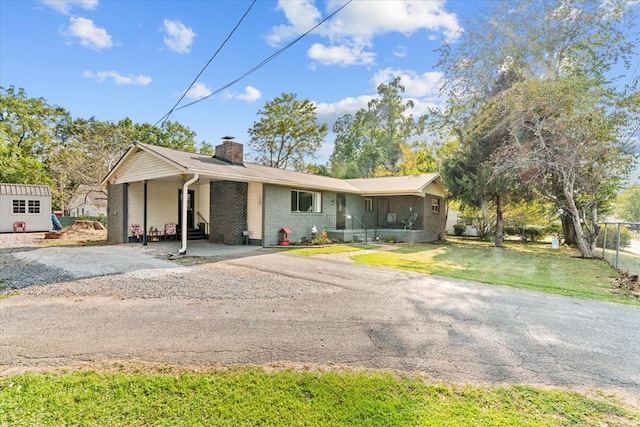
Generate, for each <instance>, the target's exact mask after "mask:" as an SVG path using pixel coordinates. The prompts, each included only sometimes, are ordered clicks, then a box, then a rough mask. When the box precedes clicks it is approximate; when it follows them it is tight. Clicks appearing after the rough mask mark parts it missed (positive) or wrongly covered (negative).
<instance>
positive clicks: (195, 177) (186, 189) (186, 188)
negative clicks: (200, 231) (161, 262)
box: [178, 174, 200, 255]
mask: <svg viewBox="0 0 640 427" xmlns="http://www.w3.org/2000/svg"><path fill="white" fill-rule="evenodd" d="M199 178H200V175H198V174H195V175H193V178H191V179H190V180H189V181H187V182H185V183H184V184H183V185H182V224H180V227H181V228H182V247H181V248H180V249H178V255H184V254H186V253H187V202H188V197H187V196H186V195H187V194H188V192H189V186H190V185H191V184H193V183H194V182H196V181H197V180H198V179H199Z"/></svg>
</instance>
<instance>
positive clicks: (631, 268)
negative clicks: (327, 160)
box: [596, 248, 640, 274]
mask: <svg viewBox="0 0 640 427" xmlns="http://www.w3.org/2000/svg"><path fill="white" fill-rule="evenodd" d="M596 253H598V255H602V248H597V250H596ZM604 258H606V259H607V260H608V261H609V263H610V264H611V265H615V259H616V251H615V249H605V251H604ZM618 267H619V269H620V270H622V271H626V272H628V273H629V274H640V255H636V254H634V253H631V252H625V251H623V250H620V251H619V252H618Z"/></svg>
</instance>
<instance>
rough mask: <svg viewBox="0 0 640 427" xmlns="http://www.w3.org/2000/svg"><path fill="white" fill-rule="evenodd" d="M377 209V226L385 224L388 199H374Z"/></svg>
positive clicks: (384, 225)
mask: <svg viewBox="0 0 640 427" xmlns="http://www.w3.org/2000/svg"><path fill="white" fill-rule="evenodd" d="M376 200H377V206H376V208H377V211H378V227H386V226H387V215H388V214H389V199H376Z"/></svg>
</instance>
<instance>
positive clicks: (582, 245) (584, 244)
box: [563, 186, 595, 258]
mask: <svg viewBox="0 0 640 427" xmlns="http://www.w3.org/2000/svg"><path fill="white" fill-rule="evenodd" d="M563 190H564V196H565V197H566V199H567V205H568V208H569V214H570V217H571V221H572V222H573V230H574V231H575V236H576V244H577V246H578V250H579V251H580V255H581V256H582V257H583V258H595V256H594V251H593V250H592V249H591V245H590V244H589V242H588V241H587V236H585V234H584V231H583V230H582V225H581V224H580V212H579V211H578V207H577V206H576V203H575V201H574V199H573V192H572V191H571V189H569V188H568V187H567V186H563Z"/></svg>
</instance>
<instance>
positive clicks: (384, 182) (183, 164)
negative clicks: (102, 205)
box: [105, 143, 439, 195]
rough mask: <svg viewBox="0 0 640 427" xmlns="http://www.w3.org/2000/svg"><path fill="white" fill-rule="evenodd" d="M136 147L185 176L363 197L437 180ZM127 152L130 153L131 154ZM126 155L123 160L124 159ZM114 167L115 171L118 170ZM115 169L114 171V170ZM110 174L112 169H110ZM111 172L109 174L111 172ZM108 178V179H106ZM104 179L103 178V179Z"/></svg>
mask: <svg viewBox="0 0 640 427" xmlns="http://www.w3.org/2000/svg"><path fill="white" fill-rule="evenodd" d="M136 147H139V149H142V150H144V151H146V152H149V153H152V154H153V155H155V156H157V157H159V158H162V159H163V160H165V161H167V162H168V163H170V164H173V165H174V166H175V167H176V168H177V169H180V170H181V171H185V172H187V173H198V174H200V175H201V177H206V176H208V177H211V178H215V179H226V180H232V181H242V182H262V183H269V184H278V185H289V186H293V187H301V188H310V189H318V190H330V191H337V192H344V193H356V194H362V195H367V194H371V195H375V194H417V193H421V192H422V190H423V189H424V188H425V187H426V186H427V185H429V183H431V182H433V181H434V180H436V179H438V178H439V175H438V174H436V173H431V174H424V175H412V176H396V177H380V178H367V179H338V178H332V177H328V176H320V175H311V174H307V173H302V172H296V171H291V170H287V169H278V168H272V167H269V166H263V165H257V164H255V163H247V162H245V163H244V164H243V165H236V164H230V163H228V162H225V161H223V160H220V159H217V158H215V157H212V156H210V155H207V154H197V153H190V152H186V151H178V150H173V149H170V148H166V147H160V146H156V145H148V144H142V143H138V144H135V145H134V146H132V147H131V148H130V149H129V150H130V151H131V150H135V148H136ZM130 151H129V152H130ZM126 156H127V154H125V156H124V157H123V159H124V158H126ZM117 167H118V165H116V167H115V168H117ZM115 168H114V170H115ZM112 172H113V170H112ZM112 172H110V174H111V173H112ZM107 179H108V176H107ZM105 180H106V179H105Z"/></svg>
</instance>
